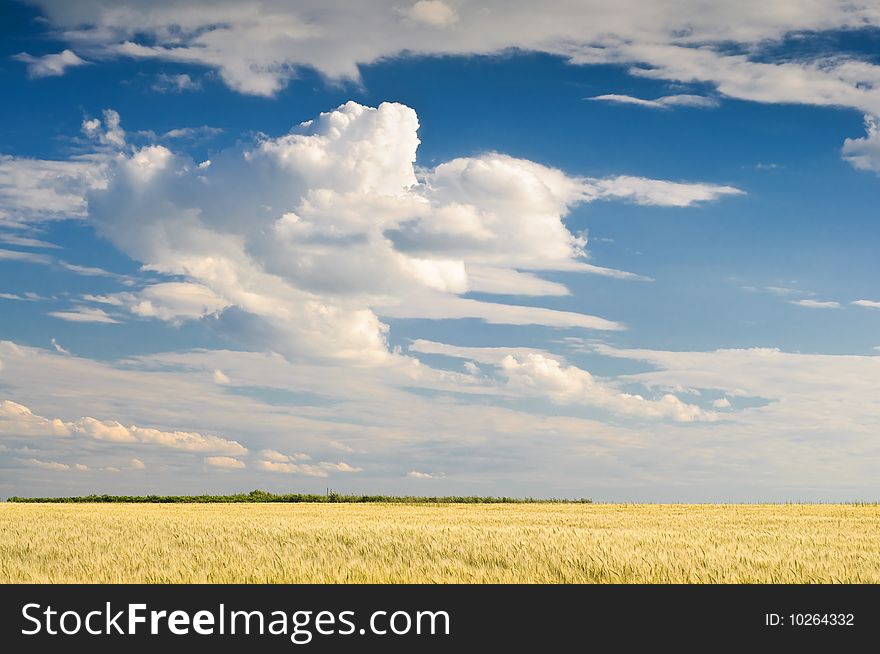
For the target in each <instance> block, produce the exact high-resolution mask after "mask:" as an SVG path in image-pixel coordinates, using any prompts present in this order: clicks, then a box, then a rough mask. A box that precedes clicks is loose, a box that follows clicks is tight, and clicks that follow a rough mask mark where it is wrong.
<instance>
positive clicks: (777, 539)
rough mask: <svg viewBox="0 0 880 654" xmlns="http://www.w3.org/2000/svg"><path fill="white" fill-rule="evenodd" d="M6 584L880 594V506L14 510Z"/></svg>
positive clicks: (2, 567)
mask: <svg viewBox="0 0 880 654" xmlns="http://www.w3.org/2000/svg"><path fill="white" fill-rule="evenodd" d="M0 581H2V582H4V583H10V582H19V583H27V582H56V583H59V582H60V583H68V582H70V583H74V582H76V583H80V582H83V583H84V582H95V583H99V582H100V583H108V582H110V583H200V582H201V583H214V582H225V583H324V582H327V583H334V582H348V583H415V582H427V583H450V582H461V583H495V582H509V583H608V582H611V583H614V582H624V583H638V582H647V583H667V582H673V583H679V582H684V583H710V582H723V583H783V582H794V583H814V582H823V583H828V582H870V583H877V582H880V507H878V506H874V505H798V504H790V505H621V504H616V505H615V504H592V505H590V504H586V505H583V504H577V505H553V504H522V505H516V504H513V505H473V504H471V505H459V504H451V505H395V504H381V505H374V504H371V505H358V504H232V505H229V504H226V505H217V504H200V505H196V504H146V505H144V504H139V505H131V504H123V505H102V504H66V505H48V504H6V503H2V504H0Z"/></svg>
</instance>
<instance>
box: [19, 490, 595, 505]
mask: <svg viewBox="0 0 880 654" xmlns="http://www.w3.org/2000/svg"><path fill="white" fill-rule="evenodd" d="M7 501H8V502H19V503H25V502H31V503H51V504H234V503H241V502H278V503H282V504H283V503H286V504H302V503H311V504H317V503H324V504H371V503H388V504H543V503H551V504H590V503H591V502H592V500H588V499H580V500H557V499H544V500H541V499H534V498H531V497H526V498H517V497H483V496H479V495H469V496H466V497H458V496H444V497H421V496H415V495H405V496H399V495H342V494H340V493H334V492H329V493H327V494H326V495H314V494H301V493H291V494H286V495H277V494H275V493H267V492H266V491H261V490H255V491H251V492H250V493H237V494H235V495H84V496H81V497H10V498H9V499H8V500H7Z"/></svg>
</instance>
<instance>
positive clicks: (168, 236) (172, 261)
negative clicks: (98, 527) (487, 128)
mask: <svg viewBox="0 0 880 654" xmlns="http://www.w3.org/2000/svg"><path fill="white" fill-rule="evenodd" d="M418 127H419V122H418V118H417V116H416V114H415V112H414V111H413V110H412V109H410V108H409V107H405V106H403V105H399V104H392V103H383V104H381V105H380V106H379V107H377V108H370V107H365V106H361V105H359V104H356V103H354V102H348V103H346V104H344V105H342V106H340V107H339V108H337V109H336V110H334V111H330V112H326V113H323V114H321V115H320V116H319V117H318V118H316V119H315V120H313V121H307V122H305V123H303V124H301V125H300V126H298V127H297V128H296V129H294V130H293V131H292V132H291V133H290V134H287V135H285V136H281V137H278V138H270V137H267V136H261V137H260V138H259V139H258V140H257V142H256V143H255V144H254V145H253V146H252V147H250V148H245V149H244V150H242V149H240V148H233V149H230V150H227V151H223V152H219V153H217V154H216V156H212V165H211V166H210V167H207V168H201V167H197V166H196V165H195V163H194V162H193V161H192V160H191V159H189V158H188V157H186V156H185V155H182V154H178V153H173V152H171V151H170V150H169V149H167V148H164V147H163V146H147V147H143V148H139V149H137V148H135V149H131V150H130V151H129V153H128V154H120V155H117V156H116V157H115V158H114V159H113V165H112V169H111V173H110V178H111V182H110V184H109V186H108V188H107V189H106V190H98V191H93V192H91V193H90V194H89V197H88V206H89V218H90V220H91V221H92V222H93V223H94V224H95V226H96V227H97V228H98V231H99V233H100V234H101V235H103V236H105V237H107V238H109V239H110V240H111V241H112V242H113V243H114V244H115V245H116V246H117V247H119V248H120V249H121V250H123V251H124V252H126V253H127V254H128V255H129V256H131V257H133V258H134V259H136V260H138V261H140V262H142V263H143V264H144V267H145V268H146V269H149V270H152V271H155V272H158V273H161V274H166V275H174V276H181V277H183V278H185V279H186V280H187V281H185V282H167V283H162V284H157V285H154V286H150V287H147V288H146V289H144V290H143V291H140V292H139V293H129V294H115V295H113V296H104V298H103V300H104V301H106V302H108V303H111V304H117V305H122V306H127V307H129V309H130V310H132V311H134V312H135V313H138V314H139V315H149V316H154V317H157V318H160V319H163V320H169V321H173V322H179V321H180V320H186V319H192V318H199V317H203V316H206V315H215V314H217V313H219V312H220V311H222V310H225V309H229V308H235V309H237V310H240V311H243V312H245V313H246V314H249V315H250V316H253V317H255V318H257V319H259V321H261V323H262V326H261V329H260V330H259V331H260V334H261V339H262V343H261V345H260V346H261V347H267V346H268V347H271V348H272V349H274V350H276V351H279V352H281V353H283V354H285V355H290V356H293V355H296V356H301V355H308V356H315V353H320V354H319V356H322V357H338V358H344V359H351V360H360V361H369V362H372V363H382V362H388V361H389V357H391V356H392V355H391V353H390V352H389V349H388V345H387V331H388V327H387V326H386V325H385V324H383V323H382V322H381V321H380V320H379V318H378V315H377V314H380V315H387V316H390V317H412V318H432V319H444V318H477V319H482V320H485V321H487V322H490V323H495V324H541V325H549V326H556V327H581V328H586V329H620V328H622V325H620V324H618V323H616V322H615V321H612V320H608V319H604V318H600V317H597V316H590V315H586V314H577V313H573V312H563V311H554V310H551V309H548V308H544V307H523V306H514V305H506V304H496V303H490V302H483V301H478V300H474V299H470V298H461V297H459V296H460V295H461V294H462V293H465V292H468V291H483V292H488V293H501V294H516V295H539V294H547V295H563V294H565V293H567V289H566V288H565V287H564V285H562V284H560V283H558V282H549V281H547V280H543V279H541V278H540V277H538V276H537V275H536V274H534V273H533V272H531V271H540V270H560V271H573V272H587V273H593V274H600V275H605V276H609V277H615V278H620V279H633V280H638V279H646V278H644V277H641V276H638V275H634V274H632V273H627V272H624V271H618V270H613V269H609V268H604V267H602V266H597V265H595V264H593V263H588V262H587V261H586V260H585V258H586V256H587V253H586V252H585V249H584V248H585V245H586V239H585V237H583V236H581V235H575V234H572V233H571V232H570V231H569V230H568V229H567V227H566V226H565V223H564V218H565V216H566V214H567V213H568V211H569V210H570V208H571V207H572V206H574V205H576V204H578V203H583V202H590V201H594V200H598V199H622V200H630V201H635V202H637V203H641V204H658V205H666V206H680V207H683V206H689V205H691V204H694V203H698V202H703V201H708V200H713V199H717V198H719V197H722V196H724V195H729V194H735V193H740V192H741V191H739V190H738V189H734V188H732V187H727V186H716V185H712V184H701V183H697V184H689V183H678V182H668V181H662V180H650V179H643V178H635V177H626V176H620V177H613V178H608V179H599V178H578V177H572V176H569V175H567V174H565V173H564V172H562V171H560V170H557V169H553V168H550V167H547V166H544V165H541V164H538V163H535V162H531V161H527V160H523V159H515V158H513V157H508V156H505V155H501V154H497V153H488V154H484V155H480V156H476V157H469V158H459V159H454V160H452V161H448V162H445V163H441V164H439V165H437V166H436V167H434V168H431V169H419V168H416V167H415V165H414V162H415V159H416V149H417V147H418V144H419V139H418V134H417V130H418ZM157 204H160V205H161V206H162V207H163V210H162V211H161V212H156V211H155V207H156V206H157ZM95 299H96V300H97V298H95ZM254 331H257V330H254Z"/></svg>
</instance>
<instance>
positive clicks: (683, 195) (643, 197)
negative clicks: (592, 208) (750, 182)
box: [588, 175, 744, 207]
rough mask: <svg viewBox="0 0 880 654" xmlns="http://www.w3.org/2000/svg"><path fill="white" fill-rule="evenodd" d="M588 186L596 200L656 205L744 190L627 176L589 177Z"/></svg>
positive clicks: (690, 201)
mask: <svg viewBox="0 0 880 654" xmlns="http://www.w3.org/2000/svg"><path fill="white" fill-rule="evenodd" d="M588 185H589V186H588V188H589V190H588V193H590V194H591V195H593V197H595V198H596V199H602V200H605V199H625V200H632V201H633V202H635V203H636V204H644V205H653V206H659V207H689V206H691V205H693V204H697V203H700V202H711V201H712V200H717V199H719V198H720V197H722V196H725V195H743V193H744V191H742V190H741V189H738V188H736V187H733V186H717V185H715V184H688V183H681V182H669V181H665V180H658V179H646V178H644V177H630V176H626V175H621V176H619V177H610V178H607V179H596V180H589V182H588Z"/></svg>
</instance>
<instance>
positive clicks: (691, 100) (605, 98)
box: [586, 93, 720, 109]
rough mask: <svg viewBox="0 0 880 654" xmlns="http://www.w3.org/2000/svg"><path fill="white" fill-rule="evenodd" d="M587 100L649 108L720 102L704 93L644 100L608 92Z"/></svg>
mask: <svg viewBox="0 0 880 654" xmlns="http://www.w3.org/2000/svg"><path fill="white" fill-rule="evenodd" d="M586 99H587V100H595V101H599V102H610V103H612V104H632V105H636V106H639V107H648V108H650V109H674V108H676V107H697V108H700V109H711V108H714V107H717V106H718V105H719V104H720V103H719V101H718V99H717V98H712V97H708V96H705V95H687V94H682V95H664V96H661V97H659V98H654V99H653V100H644V99H642V98H636V97H633V96H631V95H618V94H616V93H609V94H606V95H594V96H593V97H590V98H586Z"/></svg>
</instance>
